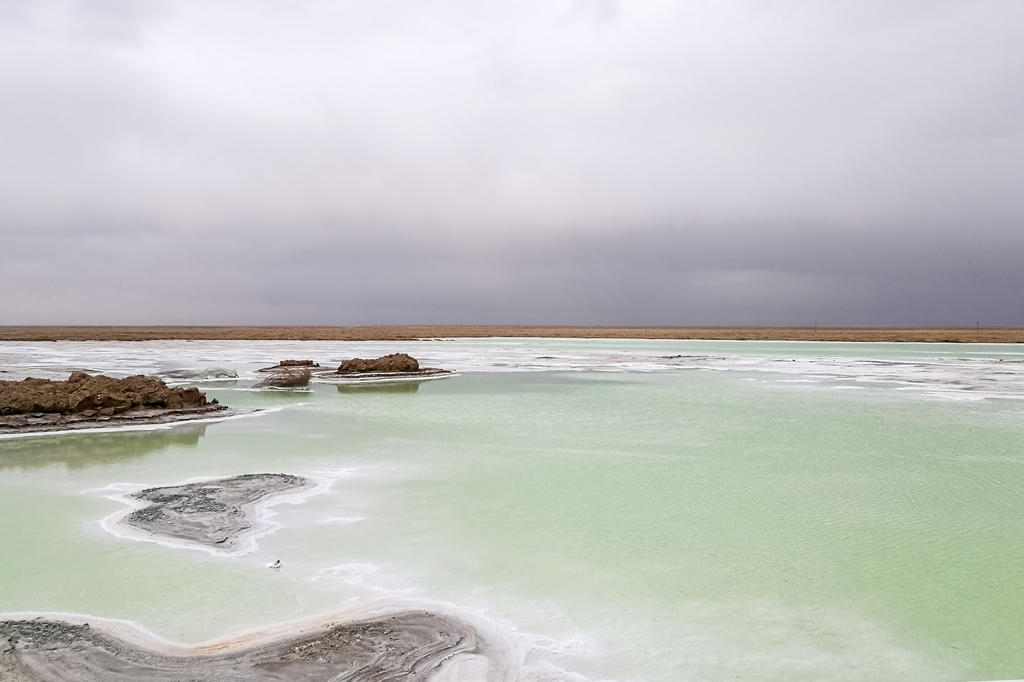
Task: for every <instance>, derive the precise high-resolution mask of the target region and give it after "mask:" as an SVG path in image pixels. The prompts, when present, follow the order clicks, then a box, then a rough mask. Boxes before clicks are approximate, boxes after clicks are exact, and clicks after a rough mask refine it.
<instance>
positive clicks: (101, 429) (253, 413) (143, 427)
mask: <svg viewBox="0 0 1024 682" xmlns="http://www.w3.org/2000/svg"><path fill="white" fill-rule="evenodd" d="M299 404H305V403H299ZM286 407H297V405H281V406H279V407H255V408H238V409H244V410H245V411H244V412H240V413H238V414H227V415H224V416H223V417H198V418H196V419H179V420H177V421H173V422H163V423H159V424H124V425H122V426H97V427H95V428H88V429H62V430H60V431H26V432H23V433H4V434H0V440H9V439H11V438H31V437H42V436H66V435H68V434H77V433H120V432H122V431H159V430H164V429H173V428H174V427H176V426H187V425H189V424H212V423H214V422H223V421H228V420H229V419H243V418H245V417H259V416H262V415H264V414H270V413H271V412H279V411H281V410H283V409H285V408H286ZM232 409H234V408H232Z"/></svg>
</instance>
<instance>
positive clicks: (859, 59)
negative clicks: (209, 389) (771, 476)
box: [0, 0, 1024, 325]
mask: <svg viewBox="0 0 1024 682" xmlns="http://www.w3.org/2000/svg"><path fill="white" fill-rule="evenodd" d="M0 291H2V294H0V324H46V323H53V324H60V323H97V324H114V323H167V324H176V323H210V324H217V323H225V324H245V323H252V324H275V323H276V324H302V323H320V324H369V323H431V322H437V323H527V324H534V323H555V324H559V323H573V324H722V325H727V324H814V323H816V322H817V323H821V324H907V325H920V324H963V325H973V324H974V323H975V322H980V323H981V324H1016V325H1022V324H1024V2H1022V1H1021V0H899V1H898V2H894V1H893V0H848V1H844V0H831V1H829V2H821V1H819V0H691V1H684V0H677V1H676V2H665V1H659V0H646V1H645V0H636V1H633V2H630V1H628V0H619V1H616V0H590V1H586V0H515V1H510V0H505V1H503V2H494V1H487V0H438V1H436V2H418V1H414V0H406V1H398V0H373V1H371V2H367V1H365V0H363V1H360V2H348V1H342V0H334V1H327V0H322V1H321V0H292V1H289V2H283V1H276V2H269V1H260V0H236V1H230V0H229V1H223V2H201V1H199V0H194V1H191V2H176V1H172V0H167V1H163V0H80V1H79V0H32V1H31V2H27V1H25V0H0Z"/></svg>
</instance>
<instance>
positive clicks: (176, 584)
mask: <svg viewBox="0 0 1024 682" xmlns="http://www.w3.org/2000/svg"><path fill="white" fill-rule="evenodd" d="M392 350H405V351H408V352H411V353H414V354H416V355H417V356H419V357H421V358H426V359H428V360H431V362H429V363H428V364H432V365H433V364H436V365H440V366H449V367H452V368H454V369H458V370H460V373H459V374H458V375H457V376H454V377H452V378H449V379H444V380H437V381H430V382H423V383H421V384H415V383H413V384H403V385H390V386H383V385H381V386H364V387H349V386H342V387H338V386H333V385H314V386H313V387H312V390H311V391H309V392H295V393H288V392H273V393H268V392H253V391H250V390H245V389H247V388H248V386H249V385H251V384H252V383H253V381H254V380H255V376H254V375H253V374H252V370H253V369H255V368H256V367H259V366H261V364H262V363H265V362H269V361H277V360H278V359H282V358H284V357H313V358H316V359H322V360H325V361H326V360H330V361H332V362H337V361H338V360H340V359H343V358H346V357H351V356H353V355H362V356H364V357H365V356H366V355H368V354H370V353H371V352H373V353H379V352H390V351H392ZM675 356H683V357H675ZM1022 360H1024V348H1021V347H1020V346H1002V347H998V346H961V347H956V346H945V345H934V346H929V345H925V344H913V345H902V346H901V345H888V344H886V345H865V344H801V343H791V344H786V343H764V344H758V343H749V344H739V343H728V342H663V341H658V342H654V341H651V342H643V341H628V342H627V341H591V342H586V341H566V340H543V339H534V340H529V341H526V340H517V341H498V340H494V341H489V340H474V341H457V342H433V343H426V342H425V343H423V344H421V345H416V344H404V345H403V344H345V343H306V344H303V343H295V342H291V343H281V344H274V343H269V342H259V343H255V344H246V343H243V342H232V343H227V342H202V343H153V344H17V345H14V344H10V345H8V346H6V347H0V362H2V363H5V364H4V365H3V366H5V367H24V368H31V367H43V366H48V367H84V368H87V369H94V370H97V371H107V372H110V373H120V374H129V373H135V372H147V373H148V372H153V371H158V370H160V369H172V368H180V367H194V368H199V367H210V366H226V367H231V368H234V369H237V370H238V371H239V374H240V379H239V380H238V381H237V382H225V383H215V382H211V383H205V384H203V385H202V387H203V390H205V391H207V393H208V395H210V396H211V397H216V398H218V399H219V400H220V401H221V402H223V403H226V404H229V405H231V406H236V407H264V408H273V410H270V411H267V412H265V413H262V414H260V415H258V416H251V417H245V418H238V419H231V420H227V421H223V422H217V423H208V424H192V425H183V426H177V427H174V428H169V429H161V430H154V431H130V432H117V433H92V434H84V433H83V434H71V435H52V436H45V437H38V438H15V439H7V440H0V612H22V611H32V612H65V613H78V614H89V615H91V616H96V617H105V618H113V619H124V620H129V621H132V622H135V623H138V624H139V625H140V626H142V627H144V628H146V629H148V630H150V631H151V632H153V633H154V634H156V635H158V636H161V637H164V638H167V639H171V640H174V641H182V642H198V641H203V640H207V639H211V638H216V637H222V636H225V635H229V634H231V633H233V632H238V631H242V630H247V629H252V628H257V627H261V626H266V625H270V624H274V623H277V622H281V621H286V620H291V619H301V618H305V617H310V616H314V615H317V614H323V613H330V612H339V613H345V612H349V611H351V612H358V611H360V610H363V609H374V608H390V607H395V608H404V607H407V606H416V607H421V606H422V607H427V608H437V609H441V610H446V611H450V612H452V613H456V614H459V615H462V616H463V617H465V618H466V619H467V620H469V621H470V622H473V623H478V624H480V627H481V628H483V629H485V630H486V631H487V632H489V633H492V635H493V636H494V637H497V638H501V639H503V641H504V642H505V643H506V645H507V646H508V647H509V648H510V649H511V650H512V651H514V652H515V656H516V658H517V665H516V670H517V672H516V677H515V679H522V680H538V681H539V680H587V679H590V680H603V679H609V680H658V681H662V680H664V681H670V680H733V679H744V680H822V679H836V680H925V679H927V680H984V679H1006V678H1015V677H1024V521H1022V519H1024V400H1021V398H1022V397H1024V393H1022V386H1024V362H1022ZM264 471H266V472H278V471H280V472H287V473H293V474H301V475H306V476H311V477H314V478H317V479H319V480H322V481H324V486H325V487H327V488H328V489H327V490H326V491H325V492H322V493H320V494H317V495H315V496H311V497H308V498H306V499H304V500H302V501H300V502H298V503H294V504H281V505H278V506H276V507H273V508H272V509H271V512H270V513H271V517H270V518H269V522H270V523H271V524H272V526H273V532H271V533H270V534H268V535H265V536H263V537H260V538H259V539H258V540H257V546H256V548H255V549H254V550H253V551H251V552H249V553H246V554H243V555H239V556H222V555H218V554H216V553H210V552H205V551H201V550H197V549H191V548H183V547H176V546H167V545H163V544H158V543H155V542H144V541H139V540H137V539H132V538H127V537H122V536H119V535H118V534H116V533H112V532H110V531H109V529H108V527H105V526H104V525H102V524H101V521H103V519H105V518H106V517H108V516H110V515H112V514H114V513H116V512H118V511H119V510H121V509H123V508H124V507H123V504H121V503H120V502H119V501H117V500H116V499H111V498H112V496H114V495H115V494H116V492H118V491H119V490H121V489H122V488H124V489H127V487H128V485H129V484H135V485H138V486H142V485H145V486H154V485H166V484H170V483H177V482H180V481H184V480H187V479H190V478H194V477H204V476H221V475H231V474H238V473H247V472H264ZM119 486H120V487H119ZM276 558H280V559H281V560H282V562H283V564H284V568H283V569H282V570H280V571H269V570H267V569H266V568H265V565H266V564H267V563H268V562H270V561H273V560H274V559H276Z"/></svg>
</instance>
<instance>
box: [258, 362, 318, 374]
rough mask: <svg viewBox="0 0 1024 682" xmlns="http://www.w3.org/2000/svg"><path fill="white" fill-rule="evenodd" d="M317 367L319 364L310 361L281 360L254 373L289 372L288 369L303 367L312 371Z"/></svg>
mask: <svg viewBox="0 0 1024 682" xmlns="http://www.w3.org/2000/svg"><path fill="white" fill-rule="evenodd" d="M319 366H320V363H318V362H313V361H312V360H281V361H280V362H279V363H277V364H276V365H274V366H273V367H263V368H261V369H258V370H256V371H258V372H277V371H280V370H289V369H296V368H302V367H305V368H307V369H312V368H314V367H319Z"/></svg>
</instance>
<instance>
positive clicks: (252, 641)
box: [0, 611, 482, 682]
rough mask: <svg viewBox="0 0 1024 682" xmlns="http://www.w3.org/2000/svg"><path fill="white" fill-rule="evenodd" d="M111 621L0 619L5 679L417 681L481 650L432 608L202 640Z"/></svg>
mask: <svg viewBox="0 0 1024 682" xmlns="http://www.w3.org/2000/svg"><path fill="white" fill-rule="evenodd" d="M122 629H123V628H122ZM112 630H113V629H112V628H107V627H105V626H104V625H103V624H101V623H93V624H90V623H85V622H67V621H64V620H57V619H49V618H37V619H31V620H5V621H0V679H2V680H5V682H29V681H32V682H38V681H46V682H50V681H53V682H58V681H59V682H100V681H104V682H106V681H115V680H116V681H120V682H126V681H128V680H133V681H134V680H176V681H177V680H228V679H230V680H236V681H241V682H244V681H247V680H324V681H326V680H349V681H353V682H355V681H360V680H366V681H373V682H382V681H384V680H407V681H410V682H416V681H418V680H427V679H430V678H431V676H432V675H434V674H435V673H437V672H439V671H441V670H442V669H444V668H445V667H447V666H450V665H452V664H455V663H457V660H458V659H459V658H462V657H463V656H465V655H469V654H473V653H478V652H479V651H480V650H481V649H482V644H481V642H480V640H479V637H478V636H477V633H476V631H475V630H474V629H473V628H471V627H469V626H468V625H466V624H464V623H462V622H460V621H458V620H456V619H454V618H450V617H447V616H441V615H438V614H434V613H430V612H426V611H409V612H404V613H398V614H393V615H387V616H379V617H374V618H368V619H365V620H358V621H353V622H347V623H338V622H331V621H328V622H326V623H322V624H318V625H316V626H314V627H307V628H296V629H295V630H298V632H295V630H293V634H291V635H285V634H280V633H278V634H276V635H267V636H263V637H260V636H258V635H249V636H246V637H242V638H236V639H234V640H230V639H229V640H224V641H219V642H211V643H208V644H205V645H202V646H197V647H181V646H176V645H168V644H166V643H164V642H160V641H159V640H151V641H147V638H146V637H145V636H144V635H142V633H140V632H134V633H133V632H119V633H117V634H115V633H114V632H113V631H112ZM124 635H129V637H125V636H124Z"/></svg>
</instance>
